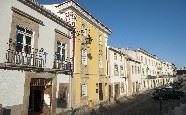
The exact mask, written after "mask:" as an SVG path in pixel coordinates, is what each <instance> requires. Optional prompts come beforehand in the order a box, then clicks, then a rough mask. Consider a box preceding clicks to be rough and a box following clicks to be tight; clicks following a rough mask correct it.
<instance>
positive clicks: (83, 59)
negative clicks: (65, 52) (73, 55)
mask: <svg viewBox="0 0 186 115" xmlns="http://www.w3.org/2000/svg"><path fill="white" fill-rule="evenodd" d="M81 64H83V65H87V50H81Z"/></svg>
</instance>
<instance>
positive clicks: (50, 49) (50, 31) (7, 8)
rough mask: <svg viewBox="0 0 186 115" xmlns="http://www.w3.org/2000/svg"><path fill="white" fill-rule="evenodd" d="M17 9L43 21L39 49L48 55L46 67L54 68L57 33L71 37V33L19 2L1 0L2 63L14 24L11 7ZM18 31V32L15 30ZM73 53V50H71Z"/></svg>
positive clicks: (40, 29)
mask: <svg viewBox="0 0 186 115" xmlns="http://www.w3.org/2000/svg"><path fill="white" fill-rule="evenodd" d="M12 6H13V7H16V8H18V9H20V10H21V11H24V12H26V13H27V14H29V15H31V16H33V17H35V18H37V19H39V20H42V21H43V24H44V26H43V25H39V40H38V48H39V49H40V48H44V50H45V51H46V52H47V53H48V55H47V63H46V67H47V68H51V67H52V66H53V60H54V43H55V31H54V29H58V30H60V31H62V32H64V33H66V34H67V35H70V32H69V31H68V30H67V29H66V28H64V27H62V26H61V25H59V24H57V23H55V22H54V21H52V20H50V19H48V18H47V17H45V16H44V15H42V14H40V13H38V12H37V11H35V10H33V9H31V8H30V7H28V6H26V5H24V4H22V3H20V2H19V1H17V0H8V1H7V0H1V1H0V11H1V12H0V16H1V18H0V25H1V26H0V41H1V42H0V47H3V48H0V63H4V62H5V61H6V59H5V57H6V50H7V49H8V46H7V44H6V43H8V38H9V36H10V30H11V22H12V10H11V7H12ZM15 31H16V30H15ZM71 51H72V49H71Z"/></svg>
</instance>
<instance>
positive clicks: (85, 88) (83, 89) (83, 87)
mask: <svg viewBox="0 0 186 115" xmlns="http://www.w3.org/2000/svg"><path fill="white" fill-rule="evenodd" d="M87 92H88V86H87V84H82V85H81V96H87Z"/></svg>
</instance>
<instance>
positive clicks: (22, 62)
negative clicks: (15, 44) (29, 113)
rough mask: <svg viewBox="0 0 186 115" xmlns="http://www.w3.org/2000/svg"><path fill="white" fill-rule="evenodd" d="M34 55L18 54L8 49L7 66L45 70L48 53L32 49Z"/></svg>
mask: <svg viewBox="0 0 186 115" xmlns="http://www.w3.org/2000/svg"><path fill="white" fill-rule="evenodd" d="M32 51H33V52H32V53H25V52H17V51H16V50H12V49H10V48H9V49H8V50H7V53H6V60H7V61H6V62H5V63H6V65H8V66H11V67H12V68H18V69H20V68H21V69H33V68H44V67H45V64H46V57H47V53H46V52H44V49H43V48H41V49H40V50H38V49H35V50H34V49H32Z"/></svg>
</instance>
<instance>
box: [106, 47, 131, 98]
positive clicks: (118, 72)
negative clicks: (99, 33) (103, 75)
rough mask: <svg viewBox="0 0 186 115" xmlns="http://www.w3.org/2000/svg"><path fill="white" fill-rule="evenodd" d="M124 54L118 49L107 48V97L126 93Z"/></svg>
mask: <svg viewBox="0 0 186 115" xmlns="http://www.w3.org/2000/svg"><path fill="white" fill-rule="evenodd" d="M126 62H127V60H126V55H125V54H124V53H122V52H121V51H120V49H117V48H113V47H109V48H108V73H109V79H108V83H109V97H114V98H118V97H120V96H124V95H128V78H127V65H126V64H127V63H126Z"/></svg>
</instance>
